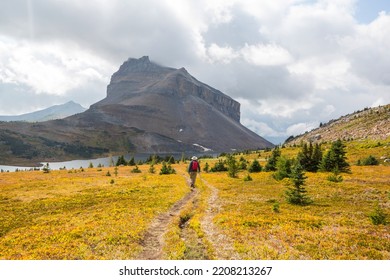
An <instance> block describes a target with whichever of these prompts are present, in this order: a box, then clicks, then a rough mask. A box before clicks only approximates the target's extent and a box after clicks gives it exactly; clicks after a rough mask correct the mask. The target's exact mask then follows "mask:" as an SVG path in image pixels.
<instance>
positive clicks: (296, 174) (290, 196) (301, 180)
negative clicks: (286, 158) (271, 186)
mask: <svg viewBox="0 0 390 280" xmlns="http://www.w3.org/2000/svg"><path fill="white" fill-rule="evenodd" d="M306 178H307V177H306V176H305V173H304V171H303V168H302V166H301V165H300V164H299V163H297V164H296V165H295V166H294V167H293V169H292V173H291V181H292V183H293V187H289V188H288V189H287V191H286V198H287V201H288V203H291V204H296V205H308V204H310V203H312V200H311V199H310V198H309V197H308V196H307V194H306V193H307V191H306V189H305V187H304V185H305V180H306Z"/></svg>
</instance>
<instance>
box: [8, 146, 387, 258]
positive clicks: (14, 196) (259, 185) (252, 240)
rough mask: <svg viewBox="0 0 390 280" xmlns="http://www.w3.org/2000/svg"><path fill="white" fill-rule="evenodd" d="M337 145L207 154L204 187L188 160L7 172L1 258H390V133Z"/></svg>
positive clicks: (203, 164) (202, 161) (203, 179)
mask: <svg viewBox="0 0 390 280" xmlns="http://www.w3.org/2000/svg"><path fill="white" fill-rule="evenodd" d="M336 142H337V141H333V142H332V141H329V142H323V143H322V144H321V145H320V152H321V153H322V161H326V158H328V157H329V158H331V159H332V160H330V162H328V164H335V165H334V166H333V168H332V169H331V170H324V169H321V168H319V169H318V170H315V171H307V166H306V167H305V163H306V164H307V162H306V161H305V153H306V155H308V154H309V156H308V157H309V158H310V153H309V152H308V151H309V150H312V151H313V150H314V145H312V144H311V143H309V142H301V143H300V144H295V143H294V144H291V145H287V144H286V145H284V146H282V147H278V148H274V149H265V150H254V151H246V152H244V153H235V154H221V155H220V156H218V157H217V158H215V157H205V158H201V159H200V165H201V168H202V172H201V173H200V174H199V175H198V178H197V181H196V188H195V189H194V190H193V191H191V189H190V188H189V185H188V180H189V177H188V175H187V166H188V161H186V159H185V157H184V156H183V158H182V160H176V161H175V160H173V159H172V158H171V159H169V160H165V161H160V160H155V159H157V157H155V158H154V160H152V161H151V162H139V163H138V165H135V163H134V162H131V165H128V164H129V162H126V160H125V161H124V162H117V163H118V166H116V165H115V164H114V165H113V166H106V167H104V166H99V167H94V166H93V165H92V164H91V165H90V167H89V168H80V169H72V170H50V166H47V168H46V169H45V170H36V171H19V172H2V173H0V188H1V192H0V211H1V213H2V214H1V216H0V258H1V259H5V260H19V259H24V260H42V259H45V260H46V259H49V260H51V259H55V260H64V259H75V260H108V259H116V260H120V259H165V260H194V259H198V260H204V259H210V260H214V259H222V260H227V259H242V260H254V259H271V260H279V259H281V260H388V259H390V238H389V232H390V217H389V214H390V213H389V210H388V209H389V206H390V166H389V163H388V162H386V160H384V159H383V157H382V158H381V156H382V155H388V154H390V139H389V138H387V139H385V140H381V141H373V140H364V141H362V140H359V141H355V140H351V141H338V144H337V143H336ZM338 145H339V146H338ZM275 151H277V152H275ZM312 154H314V153H312ZM328 154H329V156H327V155H328ZM275 156H276V159H275V158H274V157H275ZM306 159H307V158H306ZM273 160H275V161H274V162H275V166H274V168H272V166H270V165H271V163H272V162H273ZM340 162H342V163H344V164H345V165H340ZM325 165H326V164H323V163H320V164H319V165H318V166H325ZM327 166H328V165H327ZM342 166H344V167H347V166H348V168H341V167H342ZM163 167H164V168H163ZM222 167H223V168H222ZM298 167H299V168H298ZM163 170H165V171H164V172H162V171H163ZM167 170H168V171H169V172H167ZM221 170H225V171H221ZM282 175H283V176H282ZM298 198H299V199H298ZM302 198H303V200H302Z"/></svg>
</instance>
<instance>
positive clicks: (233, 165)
mask: <svg viewBox="0 0 390 280" xmlns="http://www.w3.org/2000/svg"><path fill="white" fill-rule="evenodd" d="M226 163H227V166H228V176H229V177H232V178H236V177H237V173H238V170H239V166H238V164H237V161H236V158H235V157H234V156H232V155H227V158H226Z"/></svg>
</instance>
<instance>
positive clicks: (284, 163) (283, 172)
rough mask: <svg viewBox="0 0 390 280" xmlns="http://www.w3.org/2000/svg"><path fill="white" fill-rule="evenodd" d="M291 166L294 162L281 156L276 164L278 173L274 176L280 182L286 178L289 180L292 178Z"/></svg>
mask: <svg viewBox="0 0 390 280" xmlns="http://www.w3.org/2000/svg"><path fill="white" fill-rule="evenodd" d="M291 164H292V162H291V160H290V159H288V158H286V157H284V156H280V157H279V158H278V161H277V163H276V169H277V171H276V172H275V173H274V174H273V177H274V178H275V179H276V180H279V181H280V180H283V179H284V178H289V177H290V176H291Z"/></svg>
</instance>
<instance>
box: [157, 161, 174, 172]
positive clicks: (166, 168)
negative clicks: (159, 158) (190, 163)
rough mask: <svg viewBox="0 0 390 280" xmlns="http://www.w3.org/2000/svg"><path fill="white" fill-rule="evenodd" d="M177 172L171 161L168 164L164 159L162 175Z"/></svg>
mask: <svg viewBox="0 0 390 280" xmlns="http://www.w3.org/2000/svg"><path fill="white" fill-rule="evenodd" d="M175 173H176V170H175V169H173V168H172V166H171V164H170V163H168V164H167V163H166V162H165V161H163V163H162V167H161V170H160V175H168V174H175Z"/></svg>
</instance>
